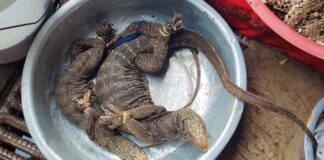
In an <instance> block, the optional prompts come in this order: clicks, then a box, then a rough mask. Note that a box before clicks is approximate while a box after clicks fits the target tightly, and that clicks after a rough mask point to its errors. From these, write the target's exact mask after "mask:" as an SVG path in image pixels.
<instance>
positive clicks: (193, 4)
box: [22, 0, 246, 160]
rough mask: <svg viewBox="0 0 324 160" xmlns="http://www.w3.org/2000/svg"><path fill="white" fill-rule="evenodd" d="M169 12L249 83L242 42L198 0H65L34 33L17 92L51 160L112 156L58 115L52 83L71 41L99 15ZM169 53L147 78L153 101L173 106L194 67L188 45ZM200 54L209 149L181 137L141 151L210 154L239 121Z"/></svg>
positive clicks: (140, 16)
mask: <svg viewBox="0 0 324 160" xmlns="http://www.w3.org/2000/svg"><path fill="white" fill-rule="evenodd" d="M174 11H177V12H179V13H181V14H182V17H183V22H184V25H185V26H186V27H188V28H194V29H196V30H198V31H199V32H201V33H203V34H204V35H205V36H206V37H208V39H210V40H211V41H212V42H213V43H214V45H215V47H216V48H217V49H218V51H219V53H220V54H221V56H222V57H223V59H224V61H225V63H226V65H227V67H228V70H229V72H230V75H231V78H232V80H233V82H235V83H236V84H237V85H238V86H240V87H242V88H244V89H245V88H246V71H245V64H244V59H243V56H242V52H241V49H240V46H239V44H238V43H237V41H236V39H235V36H234V35H233V33H232V31H231V30H230V28H229V27H228V25H227V24H226V23H225V21H224V20H223V19H222V18H221V17H220V16H219V15H218V14H217V13H216V11H214V10H213V9H212V8H211V7H210V6H208V5H207V4H206V3H205V2H204V1H202V0H179V1H174V0H163V1H161V0H129V1H123V3H121V2H117V1H115V0H74V1H70V2H69V3H67V4H66V5H64V6H63V7H62V8H61V9H60V10H59V11H58V12H56V13H55V14H54V15H53V16H52V17H51V18H50V19H49V20H48V22H47V23H46V24H45V25H44V27H43V28H42V29H41V31H40V32H39V34H38V35H37V37H36V39H35V41H34V43H33V45H32V47H31V49H30V51H29V54H28V57H27V60H26V64H25V68H24V73H23V82H22V98H23V109H24V115H25V118H26V121H27V125H28V128H29V129H30V132H31V134H32V136H33V138H34V139H35V141H36V143H37V145H38V146H39V147H40V149H41V151H42V152H43V153H44V154H45V155H46V156H47V157H48V158H49V159H55V160H59V159H69V160H70V159H71V160H72V159H100V160H101V159H102V160H103V159H115V158H117V157H116V156H114V155H112V154H110V153H109V152H107V151H105V150H103V149H101V148H100V147H98V146H97V145H96V144H95V143H93V142H92V141H90V140H89V139H88V138H87V136H86V134H85V133H84V131H82V130H81V129H78V128H76V127H74V126H73V125H72V124H71V123H69V122H68V121H67V120H66V119H65V118H64V116H62V114H61V112H60V110H59V108H58V105H57V102H56V99H55V96H54V88H55V86H56V83H57V78H58V76H59V74H60V73H61V72H62V70H64V68H66V66H67V65H68V63H69V53H68V50H69V48H70V46H71V44H72V43H73V42H74V41H75V40H77V39H80V38H85V37H92V36H94V30H95V27H96V26H98V25H99V24H100V22H101V20H102V19H104V18H107V19H109V20H112V21H113V22H114V23H115V24H116V25H115V27H116V28H117V29H118V30H119V31H120V30H122V29H123V28H125V27H126V26H127V24H128V23H130V22H131V21H135V20H149V21H158V22H164V21H166V20H170V19H171V17H172V15H173V13H174ZM170 54H171V55H172V56H171V58H170V59H169V61H168V65H167V67H166V70H165V72H163V73H161V74H160V75H148V76H147V77H148V79H149V83H150V91H151V93H152V97H153V100H154V102H155V103H157V104H160V105H163V106H165V107H167V108H168V109H169V110H174V109H177V108H179V107H180V106H182V105H184V104H185V103H186V102H187V100H188V99H189V97H190V96H191V93H192V90H193V86H194V83H195V80H196V77H195V75H196V74H195V72H196V69H195V65H194V63H193V58H192V56H191V54H190V53H188V51H187V50H181V51H178V52H176V53H170ZM199 59H200V61H201V71H202V82H201V88H200V91H199V93H198V96H197V98H196V100H195V102H194V104H193V105H192V108H193V109H194V110H195V111H197V112H198V113H199V114H200V115H201V116H202V117H203V119H204V121H205V122H206V125H207V130H208V135H209V151H208V152H207V153H202V152H200V151H199V150H198V149H197V148H196V147H195V146H194V145H193V144H191V143H188V142H185V141H182V140H179V141H177V142H167V143H165V144H162V145H159V146H155V147H150V148H147V149H145V150H146V152H147V154H148V156H149V158H150V159H213V158H215V157H216V156H218V155H219V153H220V152H221V151H222V149H223V148H224V147H225V145H226V144H227V142H228V141H229V139H230V137H231V136H232V134H233V133H234V131H235V129H236V127H237V124H238V122H239V120H240V117H241V114H242V112H243V103H242V102H240V101H239V100H237V99H236V98H235V97H233V96H232V95H230V94H229V93H228V92H227V91H226V90H225V89H224V88H223V86H222V84H221V83H220V80H219V78H218V75H217V74H216V72H215V70H214V69H213V68H212V66H211V64H210V63H209V61H208V60H207V59H206V57H204V56H203V55H202V54H200V55H199ZM130 138H133V137H130ZM137 142H138V141H137ZM139 145H141V144H140V142H139Z"/></svg>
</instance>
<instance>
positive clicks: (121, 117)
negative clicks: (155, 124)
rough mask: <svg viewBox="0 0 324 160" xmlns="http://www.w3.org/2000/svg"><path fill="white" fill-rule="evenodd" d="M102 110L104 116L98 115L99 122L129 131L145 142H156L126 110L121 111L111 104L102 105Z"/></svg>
mask: <svg viewBox="0 0 324 160" xmlns="http://www.w3.org/2000/svg"><path fill="white" fill-rule="evenodd" d="M102 110H104V112H105V116H101V117H100V119H99V123H101V124H105V125H107V127H108V128H110V129H116V128H118V129H119V130H122V131H125V132H128V133H131V134H133V135H134V136H136V137H137V138H139V139H141V140H143V141H145V142H148V143H156V141H155V138H154V135H153V134H152V133H151V132H150V131H148V130H147V129H146V128H145V127H144V126H143V125H142V124H141V123H140V122H139V121H137V120H136V119H134V118H132V117H130V116H128V112H122V111H120V110H119V109H118V108H117V107H115V106H113V105H103V106H102Z"/></svg>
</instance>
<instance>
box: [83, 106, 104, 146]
mask: <svg viewBox="0 0 324 160" xmlns="http://www.w3.org/2000/svg"><path fill="white" fill-rule="evenodd" d="M99 115H100V113H99V112H98V111H97V110H95V109H94V108H92V107H89V108H87V109H85V110H84V121H83V123H84V124H83V128H84V129H85V131H86V133H87V135H88V137H89V139H91V140H94V138H95V137H94V136H95V135H94V127H95V122H96V120H97V119H98V118H99Z"/></svg>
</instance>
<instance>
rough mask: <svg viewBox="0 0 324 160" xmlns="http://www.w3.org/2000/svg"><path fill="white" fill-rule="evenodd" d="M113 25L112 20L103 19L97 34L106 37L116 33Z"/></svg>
mask: <svg viewBox="0 0 324 160" xmlns="http://www.w3.org/2000/svg"><path fill="white" fill-rule="evenodd" d="M112 26H113V24H112V23H111V22H109V21H106V20H104V21H102V23H101V25H100V26H99V27H98V28H97V30H96V34H97V36H99V37H101V38H104V39H105V38H106V37H108V36H110V35H112V34H114V33H115V31H114V29H113V27H112Z"/></svg>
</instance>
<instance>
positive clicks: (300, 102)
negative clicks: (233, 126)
mask: <svg viewBox="0 0 324 160" xmlns="http://www.w3.org/2000/svg"><path fill="white" fill-rule="evenodd" d="M244 56H245V61H246V66H247V72H248V90H249V91H251V92H253V93H256V94H258V95H261V96H263V97H266V98H267V99H269V100H271V101H273V102H275V103H276V104H279V105H282V106H284V107H286V108H288V109H289V110H290V111H292V112H293V113H295V114H296V115H297V116H298V117H300V118H301V119H303V120H304V121H305V122H306V121H307V119H308V117H309V115H310V113H311V110H312V108H313V107H314V106H315V104H316V103H317V102H318V101H319V100H320V99H321V98H322V97H324V74H323V73H320V72H319V71H317V70H315V69H314V68H312V67H311V66H309V65H306V64H304V63H301V62H299V61H298V60H295V59H293V58H291V57H289V56H287V55H286V54H284V53H282V52H281V51H279V50H278V49H276V48H274V47H271V46H267V45H263V44H261V43H259V42H257V41H249V46H248V48H247V49H245V50H244ZM303 146H304V133H303V132H302V131H301V130H300V129H299V128H298V127H297V126H296V125H295V124H293V123H292V122H290V121H288V120H286V119H285V118H282V117H280V116H279V115H276V114H274V113H270V112H268V111H266V110H264V109H257V108H255V107H253V106H251V105H245V109H244V113H243V116H242V119H241V122H240V124H239V126H238V129H237V131H236V132H235V134H234V136H233V137H232V139H231V141H230V143H229V144H228V145H227V147H226V148H225V149H224V151H223V153H222V154H221V156H220V157H219V158H218V159H220V160H222V159H224V160H225V159H226V160H232V159H233V160H268V159H269V160H272V159H278V160H296V159H304V158H303V157H304V151H303V149H304V148H303Z"/></svg>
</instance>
